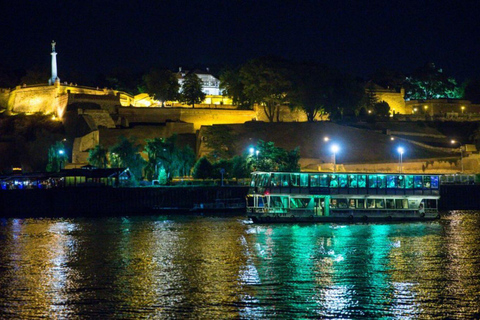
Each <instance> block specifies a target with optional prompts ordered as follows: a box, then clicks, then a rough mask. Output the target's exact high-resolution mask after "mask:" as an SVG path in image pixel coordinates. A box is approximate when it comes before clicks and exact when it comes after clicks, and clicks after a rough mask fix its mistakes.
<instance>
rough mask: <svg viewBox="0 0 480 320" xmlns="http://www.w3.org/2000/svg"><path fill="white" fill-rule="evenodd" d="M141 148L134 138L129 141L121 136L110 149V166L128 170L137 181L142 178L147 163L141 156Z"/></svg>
mask: <svg viewBox="0 0 480 320" xmlns="http://www.w3.org/2000/svg"><path fill="white" fill-rule="evenodd" d="M139 151H140V146H139V145H138V144H136V139H135V138H134V137H132V138H130V139H127V138H125V137H124V136H120V137H119V139H118V142H117V143H116V144H115V145H114V146H112V147H111V148H110V164H111V167H112V168H128V169H130V172H131V173H132V174H133V176H134V177H135V179H136V180H140V179H141V178H142V170H143V166H144V163H145V161H144V160H143V158H142V157H141V156H140V153H139Z"/></svg>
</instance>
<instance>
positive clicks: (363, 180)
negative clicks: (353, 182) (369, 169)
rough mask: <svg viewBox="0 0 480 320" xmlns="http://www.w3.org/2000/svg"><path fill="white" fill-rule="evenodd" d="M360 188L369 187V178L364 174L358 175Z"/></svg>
mask: <svg viewBox="0 0 480 320" xmlns="http://www.w3.org/2000/svg"><path fill="white" fill-rule="evenodd" d="M357 179H358V187H359V188H366V187H367V176H366V175H364V174H360V175H358V178H357Z"/></svg>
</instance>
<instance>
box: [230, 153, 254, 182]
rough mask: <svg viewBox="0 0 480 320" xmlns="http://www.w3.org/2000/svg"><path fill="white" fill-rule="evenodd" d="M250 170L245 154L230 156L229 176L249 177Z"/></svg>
mask: <svg viewBox="0 0 480 320" xmlns="http://www.w3.org/2000/svg"><path fill="white" fill-rule="evenodd" d="M250 173H251V170H250V168H249V167H248V162H247V159H246V157H245V156H234V157H233V158H232V171H231V177H232V178H237V179H243V178H248V177H250Z"/></svg>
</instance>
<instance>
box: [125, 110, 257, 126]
mask: <svg viewBox="0 0 480 320" xmlns="http://www.w3.org/2000/svg"><path fill="white" fill-rule="evenodd" d="M118 116H119V117H122V118H125V119H127V120H128V122H129V123H166V122H187V123H192V124H193V129H194V130H199V129H200V127H201V126H203V125H213V124H225V123H245V122H246V121H251V120H252V119H255V118H256V113H255V111H253V110H232V109H197V108H195V109H193V108H190V109H186V108H119V109H118Z"/></svg>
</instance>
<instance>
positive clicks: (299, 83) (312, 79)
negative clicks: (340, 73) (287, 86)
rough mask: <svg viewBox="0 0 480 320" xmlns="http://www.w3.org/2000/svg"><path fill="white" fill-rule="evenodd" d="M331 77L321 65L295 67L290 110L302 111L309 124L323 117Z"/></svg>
mask: <svg viewBox="0 0 480 320" xmlns="http://www.w3.org/2000/svg"><path fill="white" fill-rule="evenodd" d="M331 76H332V75H331V70H330V69H329V68H327V67H326V66H323V65H317V64H311V63H309V64H305V63H304V64H301V65H298V66H296V67H295V72H294V76H293V88H292V92H291V96H290V99H289V100H290V106H291V108H293V109H296V108H299V109H301V110H303V111H304V112H305V114H306V115H307V121H309V122H312V121H314V119H315V118H316V117H317V115H323V113H324V112H325V104H326V102H327V100H326V99H327V95H328V84H329V81H330V78H331Z"/></svg>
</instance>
